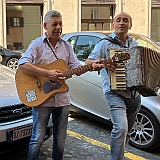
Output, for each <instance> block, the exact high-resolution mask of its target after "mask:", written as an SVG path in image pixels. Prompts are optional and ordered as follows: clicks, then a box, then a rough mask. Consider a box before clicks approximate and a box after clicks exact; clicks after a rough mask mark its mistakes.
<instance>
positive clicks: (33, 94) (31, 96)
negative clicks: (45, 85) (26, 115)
mask: <svg viewBox="0 0 160 160" xmlns="http://www.w3.org/2000/svg"><path fill="white" fill-rule="evenodd" d="M25 95H26V100H27V102H28V103H29V102H33V101H37V100H38V98H37V94H36V90H35V89H34V90H30V91H27V92H26V93H25Z"/></svg>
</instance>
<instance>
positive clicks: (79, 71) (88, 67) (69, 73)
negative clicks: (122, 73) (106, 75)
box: [63, 58, 112, 77]
mask: <svg viewBox="0 0 160 160" xmlns="http://www.w3.org/2000/svg"><path fill="white" fill-rule="evenodd" d="M111 62H112V59H111V58H109V59H105V60H103V61H102V62H101V64H108V63H111ZM92 69H93V67H92V64H88V65H83V66H79V67H77V68H74V69H70V70H66V71H64V72H63V76H64V77H70V76H72V75H74V74H78V75H81V74H83V73H85V72H87V71H91V70H92Z"/></svg>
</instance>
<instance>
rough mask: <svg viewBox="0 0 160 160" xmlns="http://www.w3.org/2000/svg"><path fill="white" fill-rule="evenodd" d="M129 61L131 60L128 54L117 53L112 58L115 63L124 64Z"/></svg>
mask: <svg viewBox="0 0 160 160" xmlns="http://www.w3.org/2000/svg"><path fill="white" fill-rule="evenodd" d="M128 59H130V54H129V53H127V52H117V53H115V55H114V56H113V57H112V60H113V62H123V61H125V60H128Z"/></svg>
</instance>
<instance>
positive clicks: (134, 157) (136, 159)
mask: <svg viewBox="0 0 160 160" xmlns="http://www.w3.org/2000/svg"><path fill="white" fill-rule="evenodd" d="M67 134H68V135H70V136H72V137H75V138H77V139H80V140H84V141H86V142H88V143H91V144H93V145H96V146H99V147H102V148H105V149H107V150H110V145H108V144H105V143H102V142H100V141H97V140H95V139H92V138H89V137H86V136H84V135H81V134H78V133H76V132H73V131H70V130H67ZM124 155H125V157H127V158H129V159H130V160H147V159H145V158H143V157H140V156H138V155H135V154H132V153H130V152H126V151H125V153H124Z"/></svg>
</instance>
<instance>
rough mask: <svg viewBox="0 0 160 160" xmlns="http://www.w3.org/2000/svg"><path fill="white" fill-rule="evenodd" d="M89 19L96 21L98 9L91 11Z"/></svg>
mask: <svg viewBox="0 0 160 160" xmlns="http://www.w3.org/2000/svg"><path fill="white" fill-rule="evenodd" d="M91 19H98V8H94V9H91Z"/></svg>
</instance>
